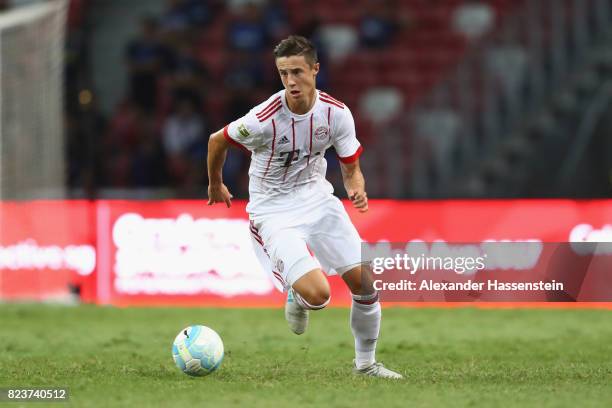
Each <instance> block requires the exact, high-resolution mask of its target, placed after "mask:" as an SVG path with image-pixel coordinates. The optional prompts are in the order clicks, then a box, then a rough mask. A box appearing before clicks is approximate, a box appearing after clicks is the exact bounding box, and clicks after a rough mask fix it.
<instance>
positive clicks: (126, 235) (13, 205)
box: [0, 200, 612, 307]
mask: <svg viewBox="0 0 612 408" xmlns="http://www.w3.org/2000/svg"><path fill="white" fill-rule="evenodd" d="M245 205H246V203H245V202H244V201H235V202H234V203H233V206H232V207H231V208H230V209H228V208H225V207H224V206H221V205H216V206H212V207H210V206H207V205H206V203H205V201H175V200H173V201H34V202H4V203H0V300H14V299H33V300H44V299H50V298H51V299H55V298H62V297H64V296H68V294H69V289H68V288H69V285H72V286H79V287H80V288H81V294H82V297H83V299H84V300H85V301H95V302H97V303H101V304H115V305H207V306H224V307H225V306H228V307H232V306H268V305H280V304H282V302H283V299H284V296H283V295H282V294H281V293H279V292H278V291H276V289H274V287H273V284H272V282H270V281H269V280H268V277H267V274H266V273H265V272H264V271H263V270H261V267H260V265H259V263H258V262H257V259H256V257H255V255H254V253H253V251H252V248H251V241H250V238H249V229H248V219H247V214H246V212H245ZM346 207H347V211H348V212H349V215H350V216H351V218H352V220H353V222H354V223H355V225H356V227H357V229H358V230H359V232H360V234H361V236H362V238H363V239H364V240H366V241H368V242H370V243H378V242H410V241H423V242H436V241H444V242H449V243H452V242H459V243H461V242H463V243H465V242H469V243H476V244H477V243H482V242H486V241H495V242H497V241H502V242H523V241H527V242H543V243H545V242H559V243H562V242H612V200H592V201H572V200H503V201H502V200H478V201H475V200H449V201H414V202H412V201H392V200H372V201H371V202H370V211H369V212H368V213H366V214H360V213H358V212H356V211H354V210H352V209H351V208H350V204H348V203H347V204H346ZM330 283H331V285H332V304H333V305H347V304H349V301H350V298H349V296H348V292H347V290H346V288H345V287H344V284H343V283H342V281H341V280H340V279H339V278H338V277H332V278H331V279H330Z"/></svg>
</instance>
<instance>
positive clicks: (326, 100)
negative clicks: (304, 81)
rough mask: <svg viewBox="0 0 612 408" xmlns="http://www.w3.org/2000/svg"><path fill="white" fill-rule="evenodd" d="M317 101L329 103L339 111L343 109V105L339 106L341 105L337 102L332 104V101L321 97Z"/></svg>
mask: <svg viewBox="0 0 612 408" xmlns="http://www.w3.org/2000/svg"><path fill="white" fill-rule="evenodd" d="M319 100H321V101H322V102H325V103H329V104H330V105H334V106H337V107H339V108H340V109H344V105H341V104H340V103H338V102H334V101H332V100H331V99H327V98H324V97H322V96H321V97H320V98H319Z"/></svg>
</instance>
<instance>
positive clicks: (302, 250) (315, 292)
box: [252, 220, 330, 334]
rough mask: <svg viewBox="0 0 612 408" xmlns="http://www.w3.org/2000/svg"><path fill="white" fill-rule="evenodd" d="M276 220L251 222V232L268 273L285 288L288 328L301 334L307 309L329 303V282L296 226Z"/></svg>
mask: <svg viewBox="0 0 612 408" xmlns="http://www.w3.org/2000/svg"><path fill="white" fill-rule="evenodd" d="M278 224H280V223H279V222H278V220H268V221H263V222H253V224H252V232H255V233H257V234H258V235H257V237H258V239H259V241H260V242H261V243H263V245H264V246H265V249H266V252H267V254H268V256H269V259H270V264H271V265H272V269H273V270H272V274H273V275H274V276H275V277H280V280H281V281H282V282H283V285H284V287H285V288H286V289H287V290H288V294H287V302H286V304H285V318H286V319H287V323H288V324H289V328H290V329H291V330H292V331H293V332H294V333H296V334H302V333H304V331H305V330H306V327H307V325H308V311H309V310H319V309H322V308H324V307H325V306H327V304H328V303H329V297H330V294H329V293H330V291H329V284H328V283H327V279H326V278H325V275H324V274H323V272H321V269H320V265H319V263H318V262H317V261H316V260H315V259H314V258H313V257H312V255H310V252H309V251H308V247H307V246H306V242H305V241H304V234H303V232H302V231H301V229H300V228H299V226H296V227H291V228H285V227H283V226H282V225H278Z"/></svg>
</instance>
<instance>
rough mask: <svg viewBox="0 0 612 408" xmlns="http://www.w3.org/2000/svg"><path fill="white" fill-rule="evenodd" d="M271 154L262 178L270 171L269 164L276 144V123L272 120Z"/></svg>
mask: <svg viewBox="0 0 612 408" xmlns="http://www.w3.org/2000/svg"><path fill="white" fill-rule="evenodd" d="M272 132H273V133H272V153H270V158H269V159H268V164H267V165H266V171H265V172H264V178H266V175H267V174H268V170H270V162H271V161H272V157H273V156H274V144H275V142H276V122H275V121H274V119H272Z"/></svg>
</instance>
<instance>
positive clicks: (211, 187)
mask: <svg viewBox="0 0 612 408" xmlns="http://www.w3.org/2000/svg"><path fill="white" fill-rule="evenodd" d="M229 146H230V144H229V142H228V141H227V139H226V138H225V137H224V136H223V129H221V130H219V131H218V132H215V133H213V134H212V135H210V139H208V158H207V165H208V205H213V204H215V203H225V205H227V208H229V207H231V205H232V198H234V197H233V196H232V195H231V194H230V192H229V190H228V189H227V187H226V186H225V184H223V174H222V173H223V164H224V163H225V158H226V157H227V149H229Z"/></svg>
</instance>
